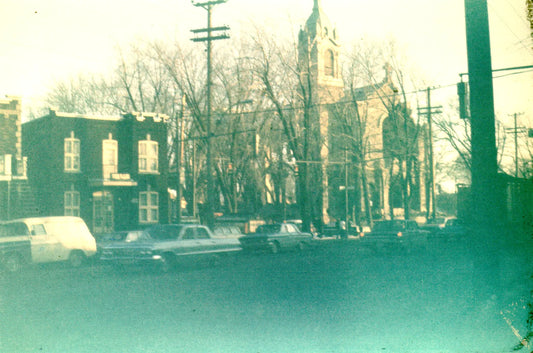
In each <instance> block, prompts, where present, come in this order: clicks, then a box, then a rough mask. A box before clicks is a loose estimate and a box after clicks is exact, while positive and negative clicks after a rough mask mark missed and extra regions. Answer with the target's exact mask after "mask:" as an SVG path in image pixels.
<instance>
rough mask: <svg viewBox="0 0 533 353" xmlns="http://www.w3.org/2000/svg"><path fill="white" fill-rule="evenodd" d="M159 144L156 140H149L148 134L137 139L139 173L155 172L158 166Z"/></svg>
mask: <svg viewBox="0 0 533 353" xmlns="http://www.w3.org/2000/svg"><path fill="white" fill-rule="evenodd" d="M158 152H159V146H158V144H157V141H150V135H148V136H147V139H146V140H144V141H139V173H157V171H158V168H159V159H158Z"/></svg>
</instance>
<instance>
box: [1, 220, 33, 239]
mask: <svg viewBox="0 0 533 353" xmlns="http://www.w3.org/2000/svg"><path fill="white" fill-rule="evenodd" d="M4 227H5V228H4V231H3V233H4V236H7V237H16V236H20V235H29V234H30V232H29V230H28V227H27V226H26V224H24V223H22V222H15V223H7V224H5V225H4Z"/></svg>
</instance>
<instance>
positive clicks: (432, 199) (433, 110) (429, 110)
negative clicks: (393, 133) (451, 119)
mask: <svg viewBox="0 0 533 353" xmlns="http://www.w3.org/2000/svg"><path fill="white" fill-rule="evenodd" d="M441 109H442V106H441V105H439V106H436V107H432V106H431V88H430V87H428V88H427V106H426V107H420V108H418V114H421V115H426V116H427V122H428V166H429V183H426V185H427V184H429V192H426V195H427V196H429V197H428V200H427V201H426V202H427V217H428V218H429V215H430V214H431V218H432V219H435V218H437V202H436V201H437V198H436V196H435V169H434V161H433V128H432V125H433V122H432V118H431V115H432V114H440V113H442V110H441Z"/></svg>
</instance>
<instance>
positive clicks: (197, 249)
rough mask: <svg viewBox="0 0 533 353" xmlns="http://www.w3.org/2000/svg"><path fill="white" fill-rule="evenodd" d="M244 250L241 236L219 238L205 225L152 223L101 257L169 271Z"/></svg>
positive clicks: (107, 247)
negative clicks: (194, 262)
mask: <svg viewBox="0 0 533 353" xmlns="http://www.w3.org/2000/svg"><path fill="white" fill-rule="evenodd" d="M240 250H242V249H241V246H240V243H239V241H238V239H237V238H216V237H214V236H213V234H212V233H211V231H210V230H209V228H207V227H205V226H202V225H198V224H181V225H178V224H166V225H154V226H151V227H149V228H147V229H145V230H144V231H143V232H142V233H141V234H140V235H138V236H137V238H136V239H135V240H132V241H129V242H128V241H117V242H113V243H110V244H106V245H105V246H103V248H102V254H101V256H100V260H102V261H105V262H110V263H114V264H121V265H124V264H151V265H156V266H158V267H159V268H160V269H161V270H163V271H169V270H171V269H173V268H175V267H176V266H177V265H178V263H179V261H180V260H184V261H189V262H191V261H197V260H202V259H212V258H213V257H215V256H219V255H223V254H229V253H235V252H237V251H240Z"/></svg>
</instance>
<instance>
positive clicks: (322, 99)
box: [298, 0, 426, 223]
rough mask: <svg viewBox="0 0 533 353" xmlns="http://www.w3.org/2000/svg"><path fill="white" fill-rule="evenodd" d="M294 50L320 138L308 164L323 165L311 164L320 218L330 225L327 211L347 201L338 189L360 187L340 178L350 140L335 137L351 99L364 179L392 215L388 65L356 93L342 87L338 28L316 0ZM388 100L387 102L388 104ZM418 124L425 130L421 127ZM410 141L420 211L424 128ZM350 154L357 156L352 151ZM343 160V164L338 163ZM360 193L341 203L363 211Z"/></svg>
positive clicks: (378, 205)
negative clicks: (318, 187)
mask: <svg viewBox="0 0 533 353" xmlns="http://www.w3.org/2000/svg"><path fill="white" fill-rule="evenodd" d="M298 49H299V50H298V51H299V70H300V75H301V82H302V83H303V85H302V86H303V87H304V89H303V92H300V93H301V94H302V95H303V98H304V99H307V101H308V102H310V120H311V131H312V136H313V141H314V142H315V141H318V142H319V143H317V144H316V147H315V149H314V150H313V151H312V152H311V159H312V160H311V161H310V162H314V161H319V163H320V165H321V168H320V170H318V171H317V170H316V168H317V167H314V168H315V174H316V175H317V176H318V178H319V180H320V183H319V185H321V190H320V193H317V194H319V197H317V199H316V200H314V202H313V203H315V204H319V205H320V207H319V208H320V210H321V211H320V212H321V215H320V216H321V218H322V222H324V223H328V222H329V221H330V213H335V211H334V210H333V211H332V210H330V208H331V209H334V208H335V206H334V205H335V204H336V205H339V204H341V203H346V202H347V201H344V200H342V202H341V201H339V198H343V199H344V196H343V195H344V192H342V193H340V192H339V187H345V188H346V187H349V188H351V189H354V188H358V186H355V185H359V184H360V183H359V182H358V181H353V180H344V176H341V175H340V174H344V172H343V170H344V168H350V166H349V164H348V162H347V161H344V158H346V157H345V156H346V155H347V149H349V148H350V147H349V146H350V143H349V142H348V140H347V139H346V138H341V137H339V136H342V134H343V132H342V131H341V130H340V129H342V127H341V125H342V123H341V122H340V121H348V120H350V119H352V120H353V119H354V114H355V113H354V108H353V101H356V102H357V105H358V110H359V116H360V119H361V120H362V127H361V129H362V133H363V136H361V139H362V141H363V142H362V144H363V147H362V148H363V149H364V151H363V154H364V160H365V176H366V178H367V181H368V190H367V191H366V192H368V193H369V194H370V195H369V198H370V202H371V204H372V206H371V207H372V208H373V212H374V213H379V214H378V215H377V216H378V217H389V216H390V215H392V214H393V210H392V209H390V208H389V206H390V205H392V207H396V206H397V205H395V203H394V202H392V201H394V200H392V199H391V198H395V195H396V194H397V191H396V190H395V189H396V188H397V186H396V182H395V180H397V179H398V174H399V173H400V170H401V167H402V166H399V165H395V163H396V164H399V163H402V162H395V159H394V158H391V156H390V153H389V154H387V151H386V150H387V148H389V147H388V146H390V145H391V144H390V143H388V142H389V141H384V136H386V137H385V138H387V139H394V138H393V137H390V136H388V137H387V133H386V131H385V132H384V122H386V121H387V119H391V117H392V116H393V115H394V113H392V112H391V107H393V106H396V105H398V104H399V98H398V97H396V93H397V92H398V89H397V88H396V87H395V86H394V83H393V82H392V78H391V70H390V68H389V67H388V66H387V67H385V68H384V73H385V75H384V76H385V77H384V78H383V80H382V82H380V83H378V84H375V85H372V86H367V87H360V88H358V89H356V91H355V92H347V91H345V87H344V83H343V78H342V75H341V72H340V64H339V57H340V54H341V45H340V42H339V37H338V34H337V30H336V28H335V27H334V26H333V25H332V22H331V21H330V20H329V19H328V17H327V16H326V14H325V13H324V11H323V10H322V7H321V2H320V0H314V6H313V10H312V13H311V15H310V17H309V19H308V20H307V22H306V24H305V26H304V27H303V28H302V29H301V31H300V33H299V48H298ZM301 91H302V90H301ZM382 97H389V102H387V103H384V101H383V99H381V98H382ZM391 97H392V98H391ZM389 104H390V106H387V105H389ZM350 105H351V106H352V108H350ZM389 121H390V120H389ZM409 121H410V122H412V119H411V118H409ZM413 124H414V123H413ZM417 127H418V128H421V131H423V127H420V126H417ZM400 135H401V131H396V135H395V136H396V137H395V138H398V137H399V136H400ZM413 139H414V140H413V143H412V144H413V148H412V153H414V154H415V156H414V157H413V162H412V163H413V170H416V173H415V175H412V176H411V177H412V182H411V184H412V185H414V186H415V188H416V190H411V191H412V193H411V195H413V196H414V198H415V200H414V201H413V200H411V201H412V202H411V208H412V209H414V210H419V211H421V210H423V208H424V207H425V205H426V202H425V196H426V195H425V191H424V190H425V178H424V170H425V158H424V155H425V151H424V146H425V145H424V143H423V141H424V132H422V133H419V134H413ZM415 140H416V141H415ZM350 152H351V153H350V154H351V155H353V154H356V153H355V152H354V151H350ZM389 152H390V151H389ZM343 161H344V163H345V164H342V162H343ZM304 162H306V161H304ZM353 169H357V167H354V168H353ZM353 174H356V175H357V178H361V174H360V172H359V174H358V173H356V172H353V173H352V174H351V176H350V179H353V178H354V176H353ZM346 179H348V178H346ZM345 184H347V185H345ZM364 192H365V191H364V190H356V192H354V195H355V198H358V200H357V201H353V199H354V197H352V201H351V203H352V204H351V205H345V207H346V208H350V209H352V208H353V209H355V208H357V209H358V211H359V212H364V211H365V203H364V202H363V193H364ZM330 206H331V207H330ZM348 206H349V207H348ZM337 208H338V207H337ZM336 213H337V215H336V218H339V215H338V213H339V212H338V210H337V212H336ZM342 213H344V212H342ZM350 213H352V212H350ZM354 213H355V212H354ZM344 216H345V215H344ZM344 216H341V218H344Z"/></svg>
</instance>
